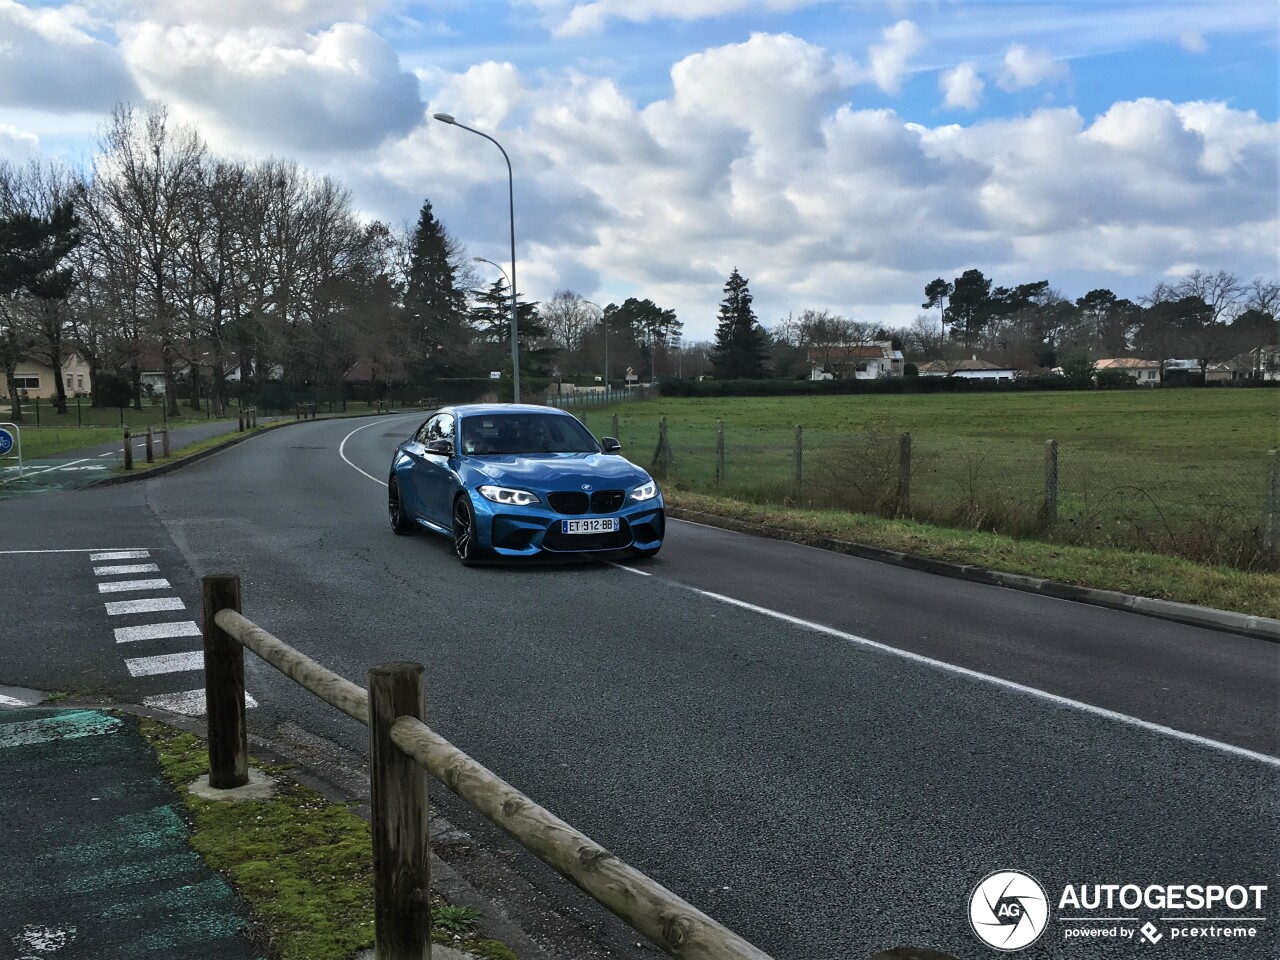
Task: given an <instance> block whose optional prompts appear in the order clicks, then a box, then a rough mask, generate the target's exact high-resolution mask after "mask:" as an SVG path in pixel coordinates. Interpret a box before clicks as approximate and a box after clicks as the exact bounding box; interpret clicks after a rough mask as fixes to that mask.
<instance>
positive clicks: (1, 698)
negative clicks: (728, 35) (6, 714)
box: [0, 693, 27, 707]
mask: <svg viewBox="0 0 1280 960" xmlns="http://www.w3.org/2000/svg"><path fill="white" fill-rule="evenodd" d="M26 705H27V701H25V700H19V699H18V698H17V697H6V696H5V695H4V694H3V693H0V707H25V706H26Z"/></svg>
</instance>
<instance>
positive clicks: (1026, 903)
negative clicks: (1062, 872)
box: [969, 870, 1049, 951]
mask: <svg viewBox="0 0 1280 960" xmlns="http://www.w3.org/2000/svg"><path fill="white" fill-rule="evenodd" d="M969 923H970V925H971V926H972V927H973V932H974V933H976V934H977V935H978V939H979V940H981V941H982V942H983V943H985V944H986V945H987V946H989V947H995V948H996V949H997V950H1005V951H1013V950H1021V949H1022V948H1024V947H1029V946H1031V944H1033V943H1035V942H1036V941H1037V940H1039V939H1040V935H1041V934H1043V933H1044V931H1045V927H1047V926H1048V925H1049V898H1048V897H1047V896H1046V895H1045V892H1044V887H1042V886H1040V882H1039V881H1038V880H1036V878H1035V877H1033V876H1031V875H1030V874H1027V873H1022V872H1021V871H1019V870H997V871H996V872H995V873H992V874H989V875H988V876H986V877H984V878H983V880H982V882H981V883H979V884H978V885H977V886H976V887H974V888H973V893H972V894H971V895H970V897H969Z"/></svg>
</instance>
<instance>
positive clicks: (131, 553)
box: [89, 550, 151, 563]
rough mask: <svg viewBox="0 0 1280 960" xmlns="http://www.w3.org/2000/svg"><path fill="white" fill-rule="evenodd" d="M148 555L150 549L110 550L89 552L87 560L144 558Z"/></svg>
mask: <svg viewBox="0 0 1280 960" xmlns="http://www.w3.org/2000/svg"><path fill="white" fill-rule="evenodd" d="M149 556H151V551H150V550H111V551H109V552H107V553H91V554H89V560H90V562H92V563H97V562H98V561H99V560H144V559H146V558H147V557H149Z"/></svg>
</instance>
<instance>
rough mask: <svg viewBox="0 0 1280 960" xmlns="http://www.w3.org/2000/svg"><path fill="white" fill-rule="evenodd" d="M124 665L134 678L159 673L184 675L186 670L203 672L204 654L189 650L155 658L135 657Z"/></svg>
mask: <svg viewBox="0 0 1280 960" xmlns="http://www.w3.org/2000/svg"><path fill="white" fill-rule="evenodd" d="M124 665H125V666H126V667H128V669H129V675H130V676H133V677H150V676H154V675H155V674H157V673H182V672H183V671H186V670H203V669H204V653H203V652H201V651H199V650H189V651H187V652H185V653H162V654H159V655H158V656H154V657H134V658H132V659H130V660H126V661H125V662H124Z"/></svg>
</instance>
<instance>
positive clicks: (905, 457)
mask: <svg viewBox="0 0 1280 960" xmlns="http://www.w3.org/2000/svg"><path fill="white" fill-rule="evenodd" d="M910 512H911V434H909V433H904V434H903V435H902V436H901V437H899V438H898V515H899V516H906V515H907V514H908V513H910Z"/></svg>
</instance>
